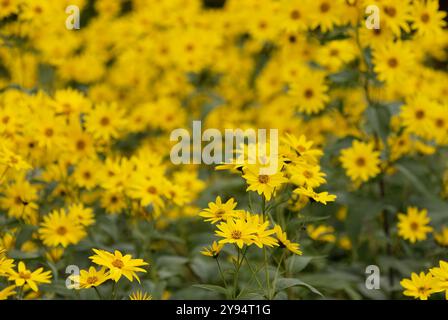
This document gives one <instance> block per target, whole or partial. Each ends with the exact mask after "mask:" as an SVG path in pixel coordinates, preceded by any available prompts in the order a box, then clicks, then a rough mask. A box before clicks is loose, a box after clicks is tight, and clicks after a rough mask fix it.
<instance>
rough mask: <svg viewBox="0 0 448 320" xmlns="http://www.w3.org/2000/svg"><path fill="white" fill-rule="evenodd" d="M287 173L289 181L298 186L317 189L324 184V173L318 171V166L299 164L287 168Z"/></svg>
mask: <svg viewBox="0 0 448 320" xmlns="http://www.w3.org/2000/svg"><path fill="white" fill-rule="evenodd" d="M288 173H289V174H290V178H289V179H290V181H291V182H292V183H294V184H296V185H298V186H308V187H310V188H317V187H319V186H320V185H322V184H323V183H325V182H326V180H325V178H324V177H325V173H323V172H322V171H320V166H311V165H300V164H299V165H296V166H288Z"/></svg>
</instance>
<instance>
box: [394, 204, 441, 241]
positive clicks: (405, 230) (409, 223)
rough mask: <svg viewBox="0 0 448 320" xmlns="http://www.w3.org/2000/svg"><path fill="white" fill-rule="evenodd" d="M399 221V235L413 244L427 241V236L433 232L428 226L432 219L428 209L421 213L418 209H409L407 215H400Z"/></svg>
mask: <svg viewBox="0 0 448 320" xmlns="http://www.w3.org/2000/svg"><path fill="white" fill-rule="evenodd" d="M398 220H399V222H398V225H397V227H398V235H399V236H400V237H402V238H403V239H405V240H409V241H410V242H412V243H415V242H417V241H422V240H426V237H427V234H428V233H430V232H432V231H433V228H432V227H430V226H428V224H429V222H430V220H431V219H430V218H429V217H428V211H427V210H426V209H423V210H421V211H419V210H418V208H415V207H409V208H408V210H407V214H404V213H399V214H398Z"/></svg>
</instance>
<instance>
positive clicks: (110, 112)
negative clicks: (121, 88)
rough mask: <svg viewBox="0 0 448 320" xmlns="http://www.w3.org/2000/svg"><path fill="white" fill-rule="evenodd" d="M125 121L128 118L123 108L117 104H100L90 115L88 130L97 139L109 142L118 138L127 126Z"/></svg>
mask: <svg viewBox="0 0 448 320" xmlns="http://www.w3.org/2000/svg"><path fill="white" fill-rule="evenodd" d="M124 119H126V117H125V116H124V110H123V108H119V107H118V106H117V105H116V104H111V105H107V104H105V103H103V104H98V105H96V106H95V108H93V109H92V110H91V111H90V112H89V113H88V115H87V117H86V128H87V131H88V132H90V133H92V134H93V136H94V137H95V138H96V139H102V140H105V141H109V140H110V139H113V138H118V136H119V133H120V131H121V130H122V129H123V127H124V125H125V120H124Z"/></svg>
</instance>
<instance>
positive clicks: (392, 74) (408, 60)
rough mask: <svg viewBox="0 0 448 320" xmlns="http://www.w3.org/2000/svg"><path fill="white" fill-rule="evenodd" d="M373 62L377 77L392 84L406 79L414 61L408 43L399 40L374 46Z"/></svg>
mask: <svg viewBox="0 0 448 320" xmlns="http://www.w3.org/2000/svg"><path fill="white" fill-rule="evenodd" d="M373 63H374V65H375V66H374V71H375V72H376V74H377V76H378V79H379V80H381V81H385V82H386V83H389V84H393V83H399V82H400V81H403V80H406V78H407V77H409V73H410V72H411V70H412V68H413V67H414V66H415V63H416V62H415V57H414V55H413V52H412V50H411V47H410V46H409V44H407V43H403V42H400V41H399V42H388V43H386V44H384V45H382V46H378V47H376V48H375V50H374V51H373Z"/></svg>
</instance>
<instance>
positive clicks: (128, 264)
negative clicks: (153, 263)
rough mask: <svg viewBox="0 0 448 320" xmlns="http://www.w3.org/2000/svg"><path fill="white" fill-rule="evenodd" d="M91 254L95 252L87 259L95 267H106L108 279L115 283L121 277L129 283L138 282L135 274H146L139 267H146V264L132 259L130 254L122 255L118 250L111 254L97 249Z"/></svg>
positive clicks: (141, 260)
mask: <svg viewBox="0 0 448 320" xmlns="http://www.w3.org/2000/svg"><path fill="white" fill-rule="evenodd" d="M93 252H95V255H93V256H91V257H89V259H91V260H92V262H93V263H96V264H97V265H100V266H105V267H107V268H108V269H109V275H110V278H111V279H112V280H114V281H115V282H118V280H120V278H121V276H124V277H126V278H127V279H128V280H129V281H131V282H132V281H133V280H134V278H135V279H137V281H138V282H140V278H139V277H138V276H137V272H146V270H145V269H143V268H140V267H142V266H147V265H148V263H147V262H145V261H143V259H132V256H131V255H130V254H126V255H123V254H122V253H121V252H120V251H118V250H115V252H114V253H113V254H112V253H110V252H107V251H105V250H98V249H93Z"/></svg>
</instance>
